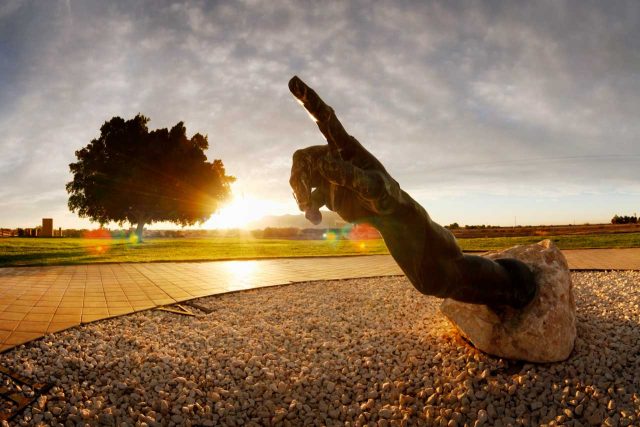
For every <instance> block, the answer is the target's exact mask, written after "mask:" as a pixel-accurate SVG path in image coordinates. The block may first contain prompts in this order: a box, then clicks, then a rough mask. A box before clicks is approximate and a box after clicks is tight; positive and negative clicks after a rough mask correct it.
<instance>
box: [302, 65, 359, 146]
mask: <svg viewBox="0 0 640 427" xmlns="http://www.w3.org/2000/svg"><path fill="white" fill-rule="evenodd" d="M289 90H290V91H291V93H292V94H293V96H295V97H296V98H297V99H298V100H299V101H300V102H301V103H302V105H303V106H304V108H305V109H306V110H307V111H308V112H309V114H311V116H312V117H313V118H314V119H315V120H316V124H317V125H318V128H319V129H320V132H322V134H323V135H324V137H325V138H326V139H327V142H328V143H329V146H330V147H331V149H332V150H337V151H339V152H340V151H343V150H345V149H347V148H349V147H351V146H353V144H354V141H355V139H354V138H353V137H351V135H349V134H348V133H347V131H346V130H345V129H344V127H343V126H342V123H340V120H338V118H337V117H336V114H335V112H334V111H333V108H331V107H330V106H328V105H327V104H325V102H324V101H323V100H322V99H321V98H320V97H319V96H318V94H317V93H316V91H314V90H313V89H311V88H310V87H309V86H307V84H306V83H305V82H303V81H302V80H301V79H300V78H299V77H298V76H293V77H292V78H291V80H289Z"/></svg>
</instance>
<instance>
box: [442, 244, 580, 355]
mask: <svg viewBox="0 0 640 427" xmlns="http://www.w3.org/2000/svg"><path fill="white" fill-rule="evenodd" d="M488 258H491V259H497V258H516V259H518V260H520V261H522V262H524V263H525V264H528V265H529V266H530V267H531V268H532V270H533V272H534V274H535V277H536V282H537V283H538V286H539V293H538V295H537V296H536V298H535V299H534V301H532V302H531V303H530V304H529V305H528V306H527V307H525V308H524V309H522V310H515V309H511V308H509V307H505V308H504V309H503V310H501V312H500V313H499V314H498V313H496V312H495V311H493V310H491V309H489V308H488V307H487V306H485V305H480V304H465V303H461V302H458V301H453V300H450V299H446V300H445V301H444V302H443V303H442V305H441V307H440V309H441V311H442V312H443V313H444V314H445V316H447V318H448V319H449V320H450V321H451V322H452V323H453V324H454V325H455V326H456V327H457V329H458V330H459V331H460V333H461V334H462V335H463V336H464V337H466V338H467V339H468V340H469V341H470V342H471V343H473V345H474V346H475V347H477V348H478V349H480V350H482V351H484V352H486V353H489V354H493V355H496V356H500V357H504V358H508V359H518V360H525V361H530V362H557V361H561V360H565V359H566V358H567V357H569V355H570V354H571V351H572V350H573V346H574V343H575V339H576V315H575V310H576V307H575V302H574V296H573V289H572V284H571V276H570V274H569V268H568V266H567V261H566V259H565V257H564V255H562V253H561V252H560V250H559V249H558V248H557V247H556V246H555V245H554V244H553V243H552V242H551V241H550V240H543V241H542V242H540V243H537V244H533V245H526V246H516V247H514V248H510V249H507V250H505V251H503V252H498V253H492V254H490V255H488Z"/></svg>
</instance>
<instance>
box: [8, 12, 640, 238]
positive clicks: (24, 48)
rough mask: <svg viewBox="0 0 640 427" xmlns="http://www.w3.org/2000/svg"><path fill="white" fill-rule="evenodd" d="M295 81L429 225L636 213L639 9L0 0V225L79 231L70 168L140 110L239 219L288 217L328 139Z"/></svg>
mask: <svg viewBox="0 0 640 427" xmlns="http://www.w3.org/2000/svg"><path fill="white" fill-rule="evenodd" d="M293 75H298V76H300V78H302V79H303V80H304V81H305V82H307V83H308V84H309V85H310V86H312V87H313V88H314V89H315V90H316V91H317V92H318V93H319V94H320V96H321V97H322V98H323V99H324V100H325V101H326V102H327V103H328V104H329V105H331V106H332V107H333V108H334V109H335V111H336V113H337V115H338V117H339V118H340V120H341V121H342V123H343V124H344V126H345V128H346V129H347V131H349V133H351V134H352V135H354V136H355V137H356V138H357V139H358V140H359V141H360V142H361V143H362V144H363V145H365V146H366V147H367V148H368V149H369V150H370V151H371V152H372V153H373V154H374V155H376V156H377V157H378V158H379V159H380V160H381V161H382V163H383V164H384V165H385V166H386V168H387V170H388V171H389V172H390V173H391V175H392V176H393V177H394V178H395V179H396V180H397V181H398V182H399V183H400V185H401V186H402V188H403V189H404V190H405V191H407V192H408V193H409V194H411V195H412V196H413V198H414V199H416V200H417V201H418V202H420V203H421V204H422V205H423V206H424V207H425V209H427V211H428V212H429V213H430V215H431V216H432V218H433V219H434V220H435V221H436V222H439V223H441V224H449V223H452V222H458V223H459V224H493V225H513V224H519V225H526V224H532V225H535V224H569V223H578V224H581V223H586V222H591V223H598V222H608V221H609V220H610V219H611V217H612V216H613V215H614V214H624V215H630V214H633V213H635V212H637V211H639V210H640V141H639V140H640V120H638V112H639V111H640V2H636V1H629V2H624V1H610V2H597V1H583V0H577V1H538V2H511V1H505V2H493V1H485V2H481V1H478V2H471V1H468V2H458V1H442V2H428V1H415V2H413V1H349V2H346V1H335V2H333V1H323V2H312V1H279V0H270V1H267V0H265V1H233V2H231V1H228V2H227V1H220V2H217V1H185V2H180V1H160V0H154V1H129V0H127V1H108V2H106V1H101V0H87V1H76V0H66V1H63V0H50V1H23V0H3V1H2V2H0V135H1V137H0V153H1V154H0V227H28V226H35V225H37V224H39V223H40V221H41V218H42V217H53V218H54V226H55V227H56V228H57V227H58V226H61V227H63V228H80V227H92V226H93V227H95V226H96V224H93V225H92V224H91V223H90V222H89V221H88V220H86V219H79V218H78V217H77V215H75V214H73V213H71V212H69V210H68V208H67V199H68V195H67V193H66V191H65V184H66V183H67V182H68V181H70V180H71V174H70V172H69V167H68V165H69V163H72V162H74V161H75V155H74V152H75V151H76V150H78V149H80V148H82V147H83V146H85V145H87V144H88V143H89V142H90V141H91V139H93V138H96V137H98V136H99V129H100V126H101V125H102V124H103V123H104V122H105V121H106V120H109V119H110V118H111V117H113V116H120V117H123V118H125V119H129V118H132V117H133V116H135V115H136V114H137V113H139V112H140V113H142V114H144V115H146V116H148V117H150V118H151V122H150V124H149V126H150V128H152V129H155V128H162V127H171V126H173V125H174V124H175V123H177V122H178V121H184V123H185V126H186V127H187V132H188V134H189V135H191V134H194V133H196V132H199V133H202V134H207V135H208V137H209V143H210V148H209V150H208V151H207V156H208V158H209V160H213V159H222V161H223V162H224V164H225V166H226V169H227V172H228V173H229V174H231V175H234V176H236V177H237V182H236V184H234V193H235V195H236V198H237V200H241V201H243V203H244V204H243V205H237V206H260V209H259V210H260V213H265V214H284V213H296V212H297V207H296V204H295V202H294V200H293V198H292V196H291V189H290V188H289V185H288V178H289V172H290V168H291V155H292V153H293V152H294V151H295V150H296V149H298V148H303V147H306V146H310V145H317V144H322V143H324V139H323V137H322V135H321V134H320V133H319V132H318V130H317V127H316V126H315V124H314V123H313V122H312V121H311V120H310V119H309V117H308V116H307V114H306V113H305V112H304V110H303V109H302V108H301V107H300V106H299V105H298V104H297V103H296V102H295V101H294V99H293V97H292V96H291V94H290V93H289V91H288V88H287V82H288V80H289V79H290V78H291V77H292V76H293ZM160 226H163V228H167V225H166V224H160ZM205 226H213V227H215V226H216V224H215V221H209V222H208V223H206V224H205Z"/></svg>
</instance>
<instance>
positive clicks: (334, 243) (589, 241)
mask: <svg viewBox="0 0 640 427" xmlns="http://www.w3.org/2000/svg"><path fill="white" fill-rule="evenodd" d="M548 238H550V239H552V240H553V241H554V242H555V243H556V244H557V245H558V246H559V247H560V248H561V249H581V248H628V247H640V233H626V234H599V235H570V236H551V237H548ZM540 240H541V238H540V237H537V236H531V237H498V238H478V239H459V240H458V243H459V244H460V246H461V247H462V249H463V250H466V251H486V250H493V249H503V248H507V247H510V246H514V245H522V244H528V243H535V242H538V241H540ZM386 253H388V252H387V248H386V246H385V244H384V242H383V241H382V240H362V241H358V240H277V239H252V238H176V239H166V238H150V239H147V240H146V241H145V242H144V243H141V244H134V243H131V242H129V241H128V240H126V239H74V238H63V239H55V238H54V239H27V238H4V239H0V267H8V266H19V265H21V266H22V265H61V264H88V263H101V262H154V261H210V260H224V259H255V258H284V257H309V256H349V255H373V254H386Z"/></svg>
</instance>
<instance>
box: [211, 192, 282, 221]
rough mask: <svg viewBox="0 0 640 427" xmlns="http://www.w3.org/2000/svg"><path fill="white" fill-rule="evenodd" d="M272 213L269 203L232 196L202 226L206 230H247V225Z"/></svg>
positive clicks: (249, 197)
mask: <svg viewBox="0 0 640 427" xmlns="http://www.w3.org/2000/svg"><path fill="white" fill-rule="evenodd" d="M272 213H273V206H272V203H271V202H268V201H266V200H260V199H257V198H254V197H252V196H244V195H243V196H234V197H233V199H232V200H231V201H230V202H229V203H227V204H226V205H224V206H223V207H222V208H220V210H218V211H217V212H216V213H215V214H213V215H212V216H211V218H209V219H208V220H207V222H206V223H205V224H204V226H205V227H206V228H223V229H229V228H247V226H248V225H249V223H251V222H253V221H256V220H258V219H260V218H262V217H264V216H266V215H270V214H272Z"/></svg>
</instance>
